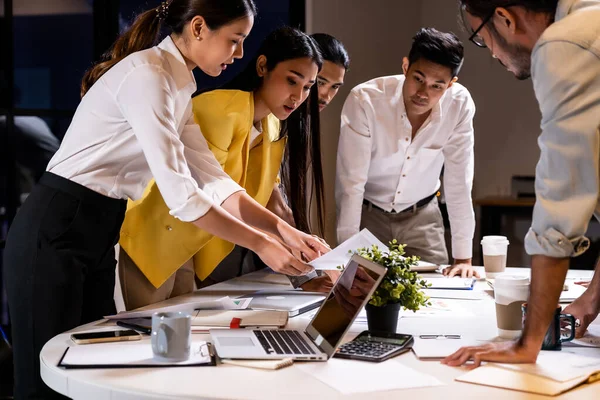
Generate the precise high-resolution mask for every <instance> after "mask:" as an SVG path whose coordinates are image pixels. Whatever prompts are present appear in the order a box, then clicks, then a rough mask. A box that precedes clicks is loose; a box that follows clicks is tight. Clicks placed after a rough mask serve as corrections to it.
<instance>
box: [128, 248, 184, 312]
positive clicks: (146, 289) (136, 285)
mask: <svg viewBox="0 0 600 400" xmlns="http://www.w3.org/2000/svg"><path fill="white" fill-rule="evenodd" d="M194 275H195V272H194V264H193V261H192V260H191V259H190V260H188V261H187V262H186V263H185V264H183V265H182V266H181V268H179V269H178V270H177V272H175V273H174V274H173V275H171V276H170V277H169V279H167V281H166V282H165V283H163V284H162V286H161V287H159V288H155V287H154V285H153V284H152V283H150V281H149V280H148V278H146V276H145V275H144V274H143V273H142V271H140V269H139V268H138V267H137V265H136V264H135V263H134V262H133V260H132V259H131V257H129V255H128V254H127V253H126V252H125V250H123V248H121V249H120V251H119V279H120V280H121V291H122V292H123V302H124V303H125V309H126V310H134V309H136V308H139V307H144V306H147V305H148V304H153V303H158V302H159V301H163V300H167V299H170V298H171V297H176V296H181V295H182V294H187V293H190V292H193V291H194V289H195V284H194Z"/></svg>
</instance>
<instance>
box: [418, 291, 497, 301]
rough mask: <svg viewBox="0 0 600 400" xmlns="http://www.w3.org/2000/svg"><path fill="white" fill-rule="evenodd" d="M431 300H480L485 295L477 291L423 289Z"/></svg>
mask: <svg viewBox="0 0 600 400" xmlns="http://www.w3.org/2000/svg"><path fill="white" fill-rule="evenodd" d="M423 293H425V295H426V296H428V297H431V298H432V299H458V300H482V299H483V298H484V297H485V296H487V294H486V293H485V292H482V291H479V290H454V289H423Z"/></svg>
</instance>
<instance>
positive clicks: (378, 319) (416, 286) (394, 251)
mask: <svg viewBox="0 0 600 400" xmlns="http://www.w3.org/2000/svg"><path fill="white" fill-rule="evenodd" d="M405 246H406V245H405V244H398V242H397V241H396V240H395V239H394V240H393V241H391V242H390V248H389V250H383V251H382V250H380V249H379V247H377V246H376V245H373V246H372V247H370V248H360V249H358V250H357V251H356V253H357V254H358V255H360V256H361V257H364V258H366V259H368V260H371V261H373V262H376V263H378V264H380V265H383V266H384V267H386V268H387V269H388V270H387V273H386V274H385V277H384V278H383V280H382V281H381V284H380V285H379V287H378V288H377V290H376V291H375V293H373V296H372V297H371V300H370V301H369V303H368V304H367V306H366V311H367V323H368V327H369V330H371V331H385V332H396V326H397V324H398V312H399V311H400V308H404V309H406V310H411V311H417V310H419V309H420V308H421V307H423V306H427V305H431V303H430V302H429V297H427V296H425V293H423V291H422V289H425V288H427V287H428V284H427V282H425V280H423V279H422V278H421V277H420V276H419V275H418V274H417V273H416V272H415V271H411V270H410V267H411V266H412V265H416V264H417V262H418V261H419V257H416V256H410V257H404V254H405V252H404V247H405Z"/></svg>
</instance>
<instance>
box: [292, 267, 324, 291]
mask: <svg viewBox="0 0 600 400" xmlns="http://www.w3.org/2000/svg"><path fill="white" fill-rule="evenodd" d="M317 276H318V274H317V271H312V272H309V273H308V274H306V275H300V276H291V275H288V276H287V277H288V279H289V280H290V283H291V284H292V286H293V287H294V289H298V288H299V287H300V286H302V285H304V284H305V283H306V282H308V281H310V280H312V279H314V278H316V277H317Z"/></svg>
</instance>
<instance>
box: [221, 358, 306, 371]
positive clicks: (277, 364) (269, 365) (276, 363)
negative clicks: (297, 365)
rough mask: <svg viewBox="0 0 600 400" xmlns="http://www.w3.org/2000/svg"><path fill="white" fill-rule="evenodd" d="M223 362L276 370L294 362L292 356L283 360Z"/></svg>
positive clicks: (224, 361) (224, 362)
mask: <svg viewBox="0 0 600 400" xmlns="http://www.w3.org/2000/svg"><path fill="white" fill-rule="evenodd" d="M221 362H222V363H223V364H229V365H236V366H238V367H246V368H257V369H270V370H276V369H281V368H285V367H289V366H291V365H292V364H293V363H294V360H292V359H291V358H284V359H282V360H229V359H225V360H221Z"/></svg>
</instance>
